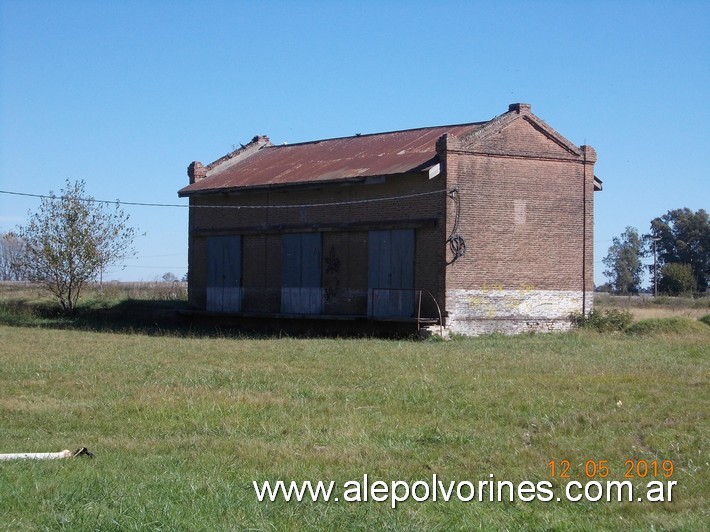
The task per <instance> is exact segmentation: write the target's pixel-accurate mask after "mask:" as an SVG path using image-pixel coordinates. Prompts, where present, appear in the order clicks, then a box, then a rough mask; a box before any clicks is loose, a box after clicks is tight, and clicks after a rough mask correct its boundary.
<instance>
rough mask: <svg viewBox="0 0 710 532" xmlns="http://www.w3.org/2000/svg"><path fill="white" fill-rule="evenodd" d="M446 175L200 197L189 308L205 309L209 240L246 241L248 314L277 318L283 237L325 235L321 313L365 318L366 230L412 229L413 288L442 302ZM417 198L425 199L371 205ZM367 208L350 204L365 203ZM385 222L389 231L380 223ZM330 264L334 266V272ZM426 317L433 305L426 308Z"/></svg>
mask: <svg viewBox="0 0 710 532" xmlns="http://www.w3.org/2000/svg"><path fill="white" fill-rule="evenodd" d="M443 186H444V180H443V176H438V177H437V178H434V179H431V180H430V179H428V177H427V176H426V175H425V174H411V175H404V176H390V177H388V178H387V179H386V181H385V182H384V183H380V184H358V183H354V184H347V185H343V184H334V185H322V186H319V187H312V188H303V187H284V188H281V189H278V190H276V189H273V190H269V191H266V190H262V191H244V192H241V193H238V194H219V193H218V194H211V195H205V196H195V197H192V198H191V200H190V204H191V205H192V206H193V208H192V209H191V211H190V250H189V259H190V273H189V275H190V291H189V294H190V303H191V304H192V305H193V306H194V307H196V308H202V309H204V308H205V303H206V282H207V274H206V270H207V256H206V244H205V241H206V238H207V237H208V236H210V235H225V234H233V235H242V237H243V244H242V250H243V276H242V279H243V287H244V303H243V310H244V311H245V312H269V313H271V312H279V310H280V288H281V237H280V235H281V234H283V233H285V232H310V231H320V232H322V234H323V266H322V271H323V288H324V309H323V310H324V313H326V314H346V315H347V314H353V315H364V314H365V313H366V312H367V278H368V277H367V265H368V256H367V255H368V231H369V230H374V229H381V228H392V229H395V228H415V229H416V243H415V279H414V284H415V287H416V288H424V289H426V290H429V291H431V292H432V293H433V294H435V297H437V298H440V299H443V290H444V280H443V273H444V267H443V261H444V254H443V251H444V247H443V244H442V243H443V241H444V239H445V236H444V229H445V228H444V223H443V216H444V210H445V201H446V196H445V194H444V193H443V192H442V191H441V190H442V189H443ZM419 193H433V194H427V195H424V196H420V197H412V198H405V199H395V200H386V201H372V200H376V199H378V198H390V197H397V196H402V195H412V194H419ZM360 201H362V203H352V202H360ZM319 203H342V204H340V205H329V206H321V207H301V206H299V207H294V208H280V207H279V208H275V207H274V206H283V205H306V204H309V205H310V204H319ZM214 205H229V206H238V205H240V206H242V207H245V206H249V205H260V206H263V205H270V206H272V207H271V208H269V209H264V208H259V209H248V208H240V209H236V208H229V209H223V208H204V206H214ZM383 224H384V225H383ZM333 264H337V265H338V267H337V271H334V269H333ZM424 308H425V310H426V311H431V310H432V309H433V305H432V304H431V303H426V305H425V306H424Z"/></svg>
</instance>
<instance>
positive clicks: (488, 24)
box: [0, 0, 710, 283]
mask: <svg viewBox="0 0 710 532" xmlns="http://www.w3.org/2000/svg"><path fill="white" fill-rule="evenodd" d="M513 102H526V103H530V104H532V111H533V113H535V114H536V115H537V116H539V117H540V118H542V119H543V120H545V121H546V122H547V123H548V124H550V125H551V126H552V127H554V128H555V129H556V130H557V131H559V132H560V133H561V134H562V135H564V136H565V137H567V138H568V139H569V140H570V141H572V142H573V143H575V144H577V145H581V144H589V145H592V146H593V147H594V148H595V149H596V150H597V153H598V157H599V160H598V163H597V165H596V172H595V173H596V175H597V176H599V177H600V178H601V179H602V180H603V181H604V191H603V192H601V193H598V194H596V197H595V201H596V204H595V218H596V220H595V241H596V242H595V261H596V264H595V280H596V282H597V283H601V282H603V281H604V277H603V275H602V270H603V265H602V263H601V260H602V258H603V257H604V256H605V255H606V252H607V249H608V247H609V245H610V244H611V239H612V238H613V237H614V236H617V235H619V234H620V233H621V232H622V231H623V230H624V228H625V227H626V226H627V225H632V226H635V227H637V228H638V229H639V230H640V231H641V232H646V231H647V230H648V227H649V222H650V220H651V219H652V218H654V217H656V216H660V215H662V214H664V213H665V212H666V211H668V210H670V209H674V208H680V207H689V208H691V209H693V210H697V209H700V208H704V209H706V210H708V209H710V201H709V200H710V178H709V177H710V176H709V175H708V174H709V172H708V163H707V162H706V161H705V157H706V156H708V153H710V111H709V109H710V2H707V1H700V0H698V1H675V0H674V1H663V2H660V1H643V2H641V1H639V2H632V1H610V2H607V1H599V0H595V1H594V2H582V1H579V2H574V1H560V2H552V1H540V2H534V1H530V2H522V1H521V2H512V1H496V2H493V1H491V2H475V1H449V2H446V1H442V2H432V1H426V2H424V1H387V0H378V1H360V2H345V1H342V2H332V1H308V0H300V1H297V2H296V1H294V2H283V1H278V0H272V1H270V2H239V1H224V2H217V1H209V0H206V1H196V0H195V1H157V0H140V1H132V0H127V1H126V0H123V1H120V2H119V1H113V2H106V1H80V0H74V1H32V0H0V189H3V190H11V191H17V192H27V193H39V194H46V193H48V192H49V191H50V190H53V191H55V192H58V191H59V189H60V188H62V186H63V185H64V181H65V179H67V178H69V179H71V180H74V179H84V180H85V181H86V183H87V185H86V188H87V192H88V193H89V194H91V195H92V196H94V197H96V198H97V199H121V200H122V201H133V202H150V203H175V204H185V205H186V204H187V200H185V199H178V198H177V194H176V192H177V190H178V189H179V188H181V187H183V186H184V185H186V184H187V175H186V167H187V165H188V164H189V163H190V162H191V161H193V160H199V161H202V162H203V163H205V164H207V163H209V162H211V161H213V160H214V159H217V158H218V157H220V156H222V155H224V154H226V153H227V152H229V151H231V150H232V149H234V147H235V146H238V145H239V144H240V143H246V142H247V141H249V140H250V139H251V138H252V137H253V136H254V135H257V134H266V135H269V137H270V138H271V140H272V142H274V143H282V142H289V143H293V142H298V141H306V140H313V139H319V138H329V137H337V136H344V135H352V134H355V133H373V132H378V131H388V130H397V129H406V128H413V127H421V126H433V125H443V124H452V123H461V122H471V121H479V120H487V119H490V118H493V117H494V116H496V115H499V114H501V113H503V112H505V111H506V110H507V108H508V104H509V103H513ZM38 204H39V200H36V199H32V198H20V197H16V196H8V195H3V194H0V231H8V230H12V229H14V228H15V226H16V225H17V224H20V223H23V222H24V221H25V219H26V216H27V211H28V210H30V209H36V207H37V206H38ZM126 210H127V211H128V212H129V213H130V214H131V216H132V221H133V223H134V224H135V225H137V226H138V227H139V228H140V230H141V232H145V233H146V234H145V236H143V237H141V238H139V239H138V240H137V241H136V248H137V250H138V257H137V258H135V259H131V260H128V261H126V266H127V267H126V268H125V269H123V270H121V269H114V270H113V271H110V272H108V273H107V275H106V276H105V279H121V280H153V279H154V278H156V277H160V276H161V275H162V274H163V273H165V272H168V271H170V272H173V273H175V274H176V275H178V277H181V276H182V275H183V274H184V273H185V271H186V269H187V209H178V208H149V207H126Z"/></svg>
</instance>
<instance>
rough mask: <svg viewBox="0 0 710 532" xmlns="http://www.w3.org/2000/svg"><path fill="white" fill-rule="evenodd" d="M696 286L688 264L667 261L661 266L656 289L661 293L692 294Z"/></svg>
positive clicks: (691, 269) (670, 294) (674, 294)
mask: <svg viewBox="0 0 710 532" xmlns="http://www.w3.org/2000/svg"><path fill="white" fill-rule="evenodd" d="M697 286H698V285H697V282H696V280H695V276H694V275H693V268H691V266H690V264H679V263H677V262H669V263H668V264H665V265H664V266H663V268H661V279H660V281H658V289H659V290H660V291H661V293H662V294H668V295H669V296H680V295H683V294H692V293H693V292H695V290H697Z"/></svg>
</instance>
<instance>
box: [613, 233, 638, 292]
mask: <svg viewBox="0 0 710 532" xmlns="http://www.w3.org/2000/svg"><path fill="white" fill-rule="evenodd" d="M612 242H613V243H612V245H611V247H610V248H609V252H608V254H607V256H606V257H604V259H603V262H604V265H605V266H606V267H607V269H606V270H604V275H606V276H607V277H608V278H609V280H610V282H611V285H612V287H613V289H614V292H616V293H617V294H624V295H626V294H637V293H638V291H639V288H640V286H641V274H642V272H643V264H642V263H641V257H642V256H643V253H644V251H643V242H642V240H641V237H639V234H638V231H637V230H636V228H635V227H631V226H629V227H627V228H626V230H625V231H624V232H623V233H622V234H621V235H620V236H618V237H614V240H613V241H612Z"/></svg>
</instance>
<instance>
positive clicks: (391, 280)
mask: <svg viewBox="0 0 710 532" xmlns="http://www.w3.org/2000/svg"><path fill="white" fill-rule="evenodd" d="M414 236H415V235H414V229H393V230H385V231H370V234H369V237H368V241H369V244H368V276H367V278H368V288H369V294H368V311H369V312H370V313H371V314H372V315H373V316H375V317H380V318H385V317H406V318H408V317H411V316H413V315H414V300H415V297H414V290H413V288H414Z"/></svg>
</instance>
